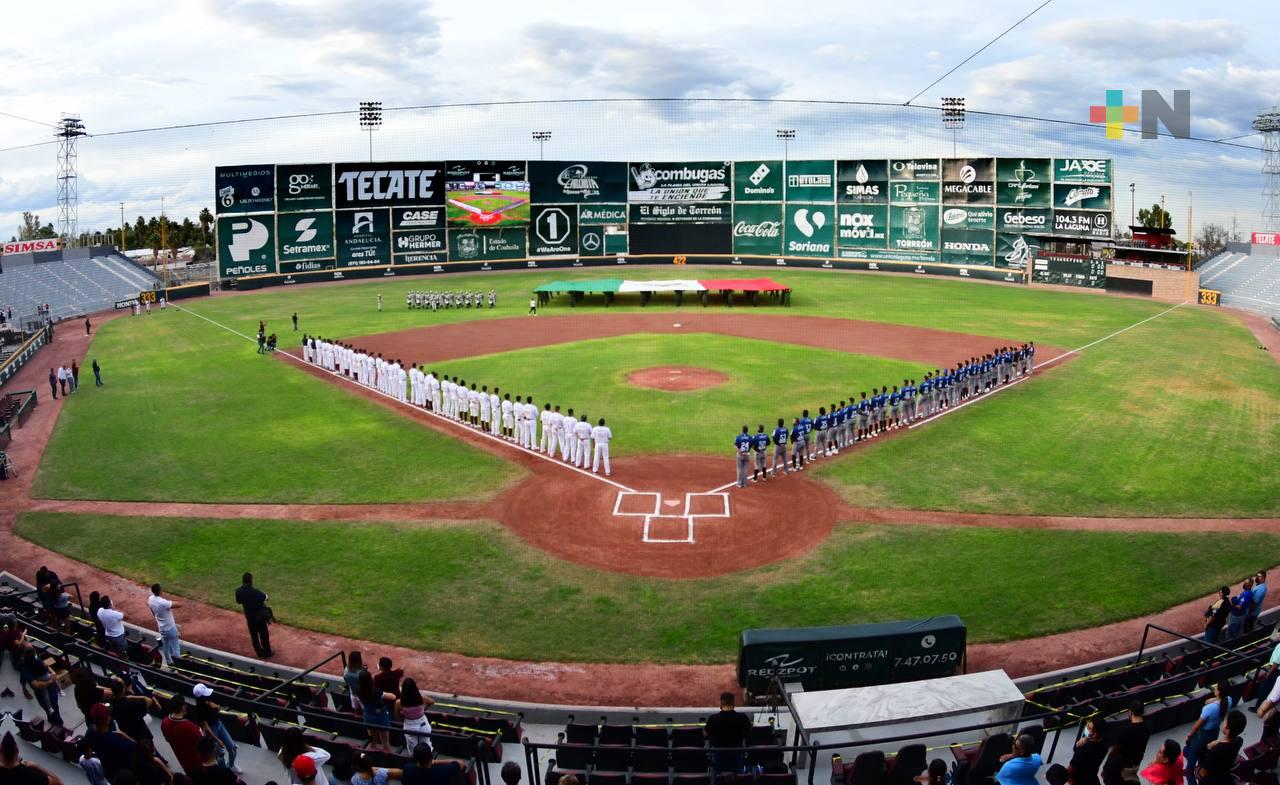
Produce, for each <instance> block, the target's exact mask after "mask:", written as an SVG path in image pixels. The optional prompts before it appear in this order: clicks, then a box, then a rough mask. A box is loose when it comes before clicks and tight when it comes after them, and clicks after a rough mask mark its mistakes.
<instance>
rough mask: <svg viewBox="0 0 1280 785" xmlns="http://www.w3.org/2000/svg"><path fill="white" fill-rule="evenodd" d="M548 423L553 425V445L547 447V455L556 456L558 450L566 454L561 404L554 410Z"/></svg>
mask: <svg viewBox="0 0 1280 785" xmlns="http://www.w3.org/2000/svg"><path fill="white" fill-rule="evenodd" d="M547 424H548V425H550V426H551V446H550V447H548V448H547V455H550V456H551V457H552V458H554V457H556V450H559V451H560V454H561V455H564V415H563V414H561V413H560V407H559V406H557V407H556V408H555V409H553V410H552V412H551V416H550V417H548V418H547Z"/></svg>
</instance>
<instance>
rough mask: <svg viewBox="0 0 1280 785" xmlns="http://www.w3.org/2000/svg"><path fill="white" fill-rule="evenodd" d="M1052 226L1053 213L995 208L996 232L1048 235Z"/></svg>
mask: <svg viewBox="0 0 1280 785" xmlns="http://www.w3.org/2000/svg"><path fill="white" fill-rule="evenodd" d="M1052 226H1053V211H1052V210H1046V209H1042V208H1038V207H1036V208H1019V207H997V208H996V231H998V232H1018V233H1021V232H1030V233H1032V234H1048V233H1049V230H1050V228H1052Z"/></svg>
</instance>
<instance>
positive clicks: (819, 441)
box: [810, 406, 831, 458]
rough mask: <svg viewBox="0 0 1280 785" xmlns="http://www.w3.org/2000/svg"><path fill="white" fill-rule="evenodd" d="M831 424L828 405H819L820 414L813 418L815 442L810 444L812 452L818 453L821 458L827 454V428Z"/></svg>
mask: <svg viewBox="0 0 1280 785" xmlns="http://www.w3.org/2000/svg"><path fill="white" fill-rule="evenodd" d="M830 425H831V418H830V417H828V416H827V407H825V406H819V407H818V416H817V417H816V418H814V420H813V430H814V434H813V444H812V445H810V449H811V450H812V451H813V453H812V454H816V455H817V456H818V457H819V458H821V457H822V456H823V455H826V454H827V428H828V427H830Z"/></svg>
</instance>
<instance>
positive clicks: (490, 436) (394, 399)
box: [171, 303, 636, 493]
mask: <svg viewBox="0 0 1280 785" xmlns="http://www.w3.org/2000/svg"><path fill="white" fill-rule="evenodd" d="M171 305H172V303H171ZM173 307H174V308H177V309H178V310H180V311H183V312H184V313H189V314H191V315H192V316H196V317H199V318H201V319H204V320H205V321H206V322H208V323H209V324H212V325H214V326H217V327H221V328H222V329H224V330H226V331H227V332H229V333H231V334H233V335H238V336H240V337H241V338H243V339H245V340H246V341H249V342H250V343H254V342H255V341H254V339H253V338H250V337H249V336H247V335H245V334H244V333H242V332H238V331H236V330H233V329H231V328H230V327H228V326H226V325H225V324H220V323H218V322H215V321H214V320H213V319H210V318H209V317H207V316H204V315H202V314H198V313H196V312H195V311H193V310H191V309H190V308H183V307H182V306H180V305H174V306H173ZM281 354H282V355H284V356H285V357H288V358H289V359H290V360H293V361H294V362H296V363H298V364H299V365H301V366H302V367H304V368H316V369H319V370H321V371H325V372H326V373H328V374H329V375H331V376H333V377H334V378H336V379H339V380H342V381H345V382H348V383H350V384H352V385H354V386H356V387H358V388H360V389H362V390H368V391H369V392H372V393H376V394H378V395H381V396H382V397H383V398H386V399H387V400H388V401H391V402H392V403H397V404H400V405H401V406H404V407H405V408H407V409H409V410H411V411H414V412H420V413H422V414H429V415H431V416H432V417H435V418H436V419H437V420H439V421H440V422H443V423H448V424H450V425H453V426H455V427H457V428H460V429H462V430H463V431H465V432H466V433H469V434H471V435H472V436H481V437H484V438H485V439H488V440H489V441H491V442H494V443H496V444H500V445H502V446H503V447H509V448H511V449H513V450H519V451H520V452H522V453H524V454H526V455H531V456H533V457H535V458H541V459H542V460H544V461H547V462H548V463H551V464H552V465H554V466H559V467H560V468H562V469H568V470H569V471H573V472H577V473H578V474H581V475H582V476H583V477H590V478H591V479H593V480H599V481H600V482H603V483H607V484H609V485H612V486H613V487H615V488H618V489H620V490H624V491H627V492H628V493H636V491H635V490H633V489H631V488H628V487H627V486H625V485H623V484H622V483H618V482H614V481H613V480H611V479H609V478H608V477H601V476H600V475H598V474H593V473H592V472H589V471H585V470H583V469H580V468H578V467H577V466H573V465H571V464H568V463H564V462H563V461H558V460H556V459H555V458H553V457H552V456H550V455H547V454H545V453H540V452H537V451H536V450H527V449H525V448H524V447H521V446H520V445H518V444H512V443H511V442H509V441H507V440H506V439H502V438H499V437H497V436H494V435H493V434H491V433H489V432H487V431H477V430H475V429H473V428H470V427H468V426H467V425H466V424H464V423H461V422H458V421H457V420H451V419H449V418H448V417H445V416H444V415H441V414H437V413H436V412H433V411H430V410H428V409H423V408H421V407H418V406H414V405H413V404H411V403H409V402H408V401H402V400H400V399H399V398H397V397H395V396H394V395H387V394H386V393H384V392H383V391H381V390H378V389H375V388H373V387H366V386H365V385H363V384H360V383H359V382H357V381H355V380H353V379H348V378H346V377H345V376H341V375H339V374H338V373H336V372H334V371H329V370H328V369H326V368H322V367H320V366H319V365H314V364H312V363H309V362H307V361H306V360H303V359H302V358H301V357H295V356H294V355H292V354H290V353H288V352H281Z"/></svg>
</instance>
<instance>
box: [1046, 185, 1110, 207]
mask: <svg viewBox="0 0 1280 785" xmlns="http://www.w3.org/2000/svg"><path fill="white" fill-rule="evenodd" d="M1053 206H1054V207H1056V208H1059V209H1062V208H1076V209H1079V210H1107V211H1110V210H1111V186H1109V185H1074V184H1072V183H1055V184H1054V186H1053Z"/></svg>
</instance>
